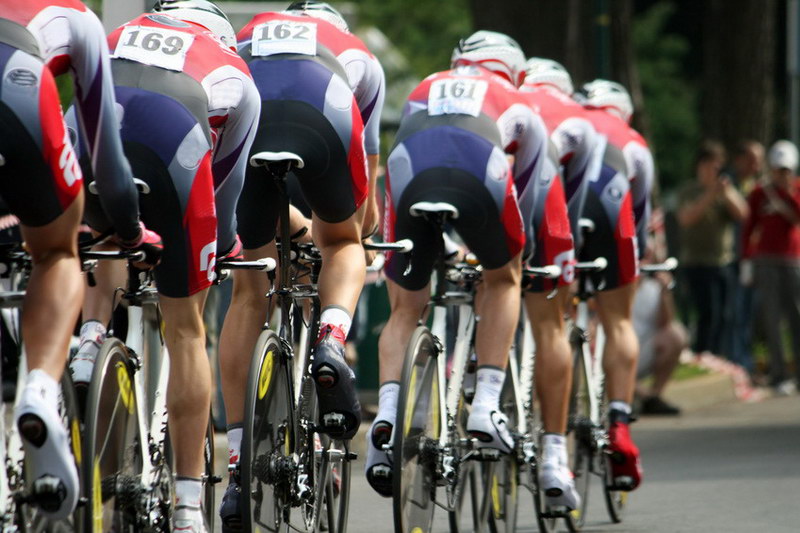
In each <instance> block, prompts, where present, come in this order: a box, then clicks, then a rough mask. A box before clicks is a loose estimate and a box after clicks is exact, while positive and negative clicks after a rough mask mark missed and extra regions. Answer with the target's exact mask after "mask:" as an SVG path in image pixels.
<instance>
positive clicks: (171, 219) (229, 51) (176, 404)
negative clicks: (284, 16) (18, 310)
mask: <svg viewBox="0 0 800 533" xmlns="http://www.w3.org/2000/svg"><path fill="white" fill-rule="evenodd" d="M108 43H109V45H110V48H111V50H113V58H114V59H113V61H112V68H113V71H114V80H115V85H116V87H115V91H116V101H117V105H118V106H119V110H120V114H121V116H122V130H121V131H122V140H123V143H124V148H125V153H126V155H127V156H128V158H129V160H130V161H131V164H132V165H133V170H134V173H135V174H136V175H137V177H139V178H140V179H142V180H143V181H145V182H146V183H147V185H148V186H149V187H150V193H149V194H147V195H144V196H143V197H142V199H141V205H142V216H143V218H144V219H145V220H146V221H147V222H148V224H152V226H153V228H154V229H156V230H157V231H158V232H159V233H160V234H162V235H163V236H164V251H163V255H162V260H161V263H160V264H159V265H158V266H157V267H156V269H155V278H156V287H157V289H158V293H159V303H160V306H161V311H162V313H163V317H164V324H165V330H164V338H165V341H166V345H167V348H168V350H169V355H170V375H169V387H168V390H167V408H168V410H169V421H170V424H169V427H170V439H171V444H172V446H173V447H174V449H175V470H176V473H177V481H176V484H175V492H176V512H175V526H174V528H175V529H174V530H175V531H186V532H201V531H205V526H204V525H203V517H202V513H201V509H200V500H201V491H202V483H201V476H202V474H203V469H204V461H203V442H204V438H205V433H206V427H207V424H208V413H209V409H210V401H211V370H210V367H209V364H208V357H207V354H206V350H205V331H204V327H203V317H202V311H203V306H204V305H205V299H206V295H207V292H208V287H209V286H210V285H211V283H212V281H213V280H214V265H215V262H216V257H217V256H237V255H238V254H239V253H240V252H241V243H240V242H239V240H238V238H237V236H236V229H235V206H236V201H237V198H238V196H239V192H240V190H241V187H242V182H243V180H244V171H245V167H246V165H247V158H248V155H249V153H250V145H251V144H252V140H253V138H254V136H255V132H256V121H257V120H258V114H259V109H260V102H261V101H260V99H259V98H258V91H257V89H256V87H255V83H254V82H253V80H252V79H251V78H250V75H249V72H248V69H247V65H245V63H244V61H242V59H241V58H240V57H239V56H238V54H236V52H235V44H236V38H235V33H234V31H233V28H232V27H231V25H230V22H228V19H227V17H226V16H225V14H224V13H223V12H222V11H220V10H219V8H217V7H216V6H215V5H214V4H212V3H211V2H207V1H206V0H176V1H168V0H161V1H160V2H157V3H156V5H155V7H154V8H153V12H151V13H146V14H143V15H140V16H139V17H136V18H135V19H133V20H131V21H129V22H127V23H126V24H124V25H123V26H121V27H120V28H117V29H116V30H115V31H114V32H112V33H111V35H110V36H109V38H108ZM155 44H158V46H155ZM90 207H91V206H90ZM87 218H88V219H89V223H90V226H91V227H92V228H93V229H94V230H97V231H102V230H104V229H106V228H107V226H108V221H107V220H105V219H104V217H103V216H102V213H98V212H96V210H92V209H87ZM95 274H96V278H97V279H98V283H97V286H96V287H94V288H91V289H89V297H88V298H87V302H86V305H85V306H84V318H85V319H87V318H88V319H93V320H95V321H96V322H95V323H93V324H91V325H90V326H91V327H90V328H86V327H84V329H91V330H93V331H94V332H97V331H98V330H100V329H101V328H102V325H103V324H105V323H107V321H108V320H109V319H110V316H111V312H112V302H111V300H110V299H109V298H108V295H109V294H111V293H112V292H113V291H114V288H115V287H119V286H124V283H125V272H124V265H121V264H119V263H115V264H111V263H107V264H103V265H102V266H101V267H98V270H97V271H96V272H95ZM101 333H104V332H103V331H102V330H101ZM94 335H95V334H94V333H92V334H90V335H88V336H84V337H85V338H84V339H83V340H84V341H85V342H83V343H82V349H81V357H80V358H79V359H78V361H76V363H75V364H73V371H74V374H75V379H76V380H87V379H88V378H90V376H91V365H87V364H86V361H87V360H90V361H91V362H93V360H94V357H95V356H96V353H97V345H98V344H99V342H100V341H101V340H102V339H96V338H95V339H93V338H92V337H93V336H94ZM92 340H95V341H96V342H92ZM90 348H93V349H90ZM87 367H88V368H87Z"/></svg>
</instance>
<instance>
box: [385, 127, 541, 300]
mask: <svg viewBox="0 0 800 533" xmlns="http://www.w3.org/2000/svg"><path fill="white" fill-rule="evenodd" d="M387 167H388V172H387V176H386V212H385V215H384V216H385V223H384V239H385V240H387V241H395V240H399V239H411V240H412V241H414V249H413V251H412V252H411V253H409V254H399V253H393V254H390V256H389V259H388V261H387V264H386V268H385V271H386V275H387V276H388V277H389V278H390V279H391V280H392V281H394V282H396V283H397V284H398V285H400V286H401V287H403V288H404V289H407V290H420V289H423V288H424V287H425V286H426V285H427V284H428V282H429V281H430V277H431V273H432V271H433V267H434V264H435V262H436V258H437V252H438V250H439V243H440V239H441V235H439V234H438V232H437V229H436V228H435V227H433V226H432V225H431V224H429V223H428V222H427V221H426V220H425V219H424V218H422V217H416V216H412V215H411V213H410V212H409V209H410V207H411V206H412V205H413V204H415V203H417V202H421V201H427V202H446V203H449V204H452V205H453V206H455V207H456V208H457V209H458V212H459V216H458V218H456V219H454V220H452V221H450V225H451V226H452V229H454V230H455V231H456V232H457V233H458V235H459V236H460V237H461V239H462V240H463V241H464V244H466V246H467V247H468V248H469V249H470V251H471V252H473V253H474V254H475V255H476V256H477V257H478V260H479V261H480V262H481V264H482V265H483V267H484V268H486V269H496V268H500V267H502V266H504V265H506V264H507V263H508V262H509V261H510V260H511V259H512V258H514V257H515V256H516V255H517V254H519V253H520V252H521V251H522V249H523V247H524V245H525V233H524V230H523V226H522V216H521V215H520V211H519V205H518V202H517V195H516V189H515V188H514V180H513V177H512V175H511V169H510V167H509V165H508V160H507V159H506V156H505V154H504V153H503V152H502V150H500V149H499V148H497V147H496V146H495V145H494V144H492V143H491V142H489V141H488V140H486V139H485V138H483V137H481V136H479V135H476V134H475V133H472V132H470V131H466V130H463V129H460V128H456V127H451V126H442V127H435V128H429V129H425V130H422V131H419V132H417V133H413V134H411V135H409V136H407V137H405V138H404V139H403V140H402V141H401V142H400V143H399V144H397V145H396V146H395V147H394V148H393V149H392V153H391V154H390V155H389V158H388V161H387Z"/></svg>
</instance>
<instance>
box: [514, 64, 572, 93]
mask: <svg viewBox="0 0 800 533" xmlns="http://www.w3.org/2000/svg"><path fill="white" fill-rule="evenodd" d="M525 83H526V84H530V85H539V84H544V85H552V86H553V87H555V88H556V89H558V90H559V91H561V92H562V93H564V94H567V95H571V94H572V93H573V92H575V89H574V87H573V86H572V77H571V76H570V75H569V72H567V69H565V68H564V65H562V64H561V63H559V62H558V61H553V60H552V59H544V58H541V57H532V58H530V59H529V60H528V61H527V63H525Z"/></svg>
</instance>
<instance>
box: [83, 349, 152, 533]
mask: <svg viewBox="0 0 800 533" xmlns="http://www.w3.org/2000/svg"><path fill="white" fill-rule="evenodd" d="M137 401H138V398H136V393H135V389H134V387H133V373H132V371H131V368H130V363H129V361H128V351H127V349H126V348H125V345H124V344H123V343H122V342H121V341H119V340H118V339H114V338H109V339H108V340H106V341H105V342H104V343H103V346H102V347H101V348H100V353H99V354H98V356H97V361H96V363H95V367H94V371H93V374H92V382H91V384H90V385H89V391H88V393H87V397H86V426H85V428H84V446H83V449H84V452H83V476H84V479H85V480H86V484H85V486H86V489H85V496H86V499H87V504H86V509H87V511H86V512H85V513H84V515H85V516H84V531H89V532H92V533H99V532H101V531H114V532H117V533H119V532H133V531H136V530H137V513H136V506H135V504H136V497H137V495H138V492H139V490H140V489H141V487H140V484H141V483H140V481H141V473H142V466H143V458H142V456H141V444H140V443H141V439H142V438H143V437H144V436H143V435H140V434H139V418H138V410H137V408H136V402H137Z"/></svg>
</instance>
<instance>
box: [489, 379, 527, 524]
mask: <svg viewBox="0 0 800 533" xmlns="http://www.w3.org/2000/svg"><path fill="white" fill-rule="evenodd" d="M500 409H501V410H502V411H503V413H504V414H505V415H506V416H507V417H508V425H509V427H512V428H516V427H518V424H519V420H517V389H516V384H515V383H514V379H513V377H512V375H511V369H510V368H508V369H507V370H506V379H505V383H504V384H503V391H502V393H501V395H500ZM520 463H521V461H520V460H519V454H518V453H517V450H516V449H514V450H512V451H511V453H509V454H504V455H502V456H501V457H500V462H499V463H498V464H497V465H495V467H494V468H491V469H488V470H489V471H490V472H491V479H490V480H489V487H488V488H489V490H490V493H491V497H492V502H491V503H492V512H491V514H490V515H489V526H490V529H491V531H492V533H512V532H513V531H515V530H516V529H517V503H518V500H519V467H520Z"/></svg>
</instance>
